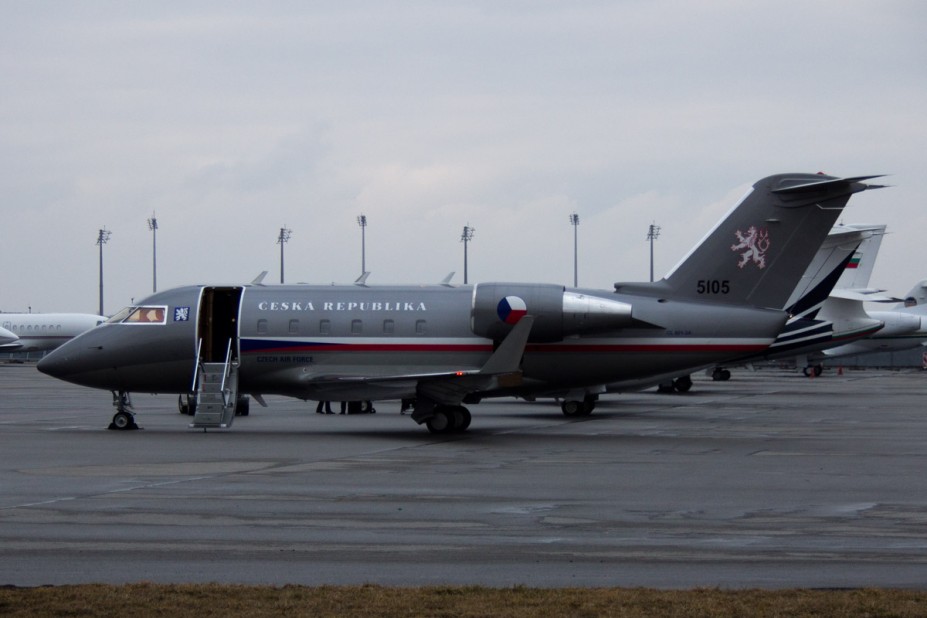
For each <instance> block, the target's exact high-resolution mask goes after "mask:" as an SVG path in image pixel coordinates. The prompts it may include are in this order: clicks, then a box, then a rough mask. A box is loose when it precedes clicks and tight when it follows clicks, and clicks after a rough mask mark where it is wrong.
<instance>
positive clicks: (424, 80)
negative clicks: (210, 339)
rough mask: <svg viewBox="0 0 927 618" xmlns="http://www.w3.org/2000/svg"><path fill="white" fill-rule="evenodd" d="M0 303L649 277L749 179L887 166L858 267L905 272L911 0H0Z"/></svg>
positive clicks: (93, 303) (910, 272)
mask: <svg viewBox="0 0 927 618" xmlns="http://www.w3.org/2000/svg"><path fill="white" fill-rule="evenodd" d="M0 9H2V13H0V14H2V16H3V17H2V19H0V95H2V96H0V187H2V198H0V199H2V202H0V203H2V214H3V224H2V233H0V264H2V269H0V309H3V310H5V311H16V310H26V309H27V308H29V307H31V308H32V310H33V311H74V312H90V313H95V312H96V311H97V308H98V307H97V305H98V293H99V287H98V286H99V280H98V266H99V263H98V259H99V252H98V247H97V246H96V244H95V241H96V238H97V234H98V230H99V229H100V228H101V227H104V226H105V228H106V229H108V230H110V231H111V232H112V236H111V238H110V240H109V242H108V244H106V245H105V247H104V269H105V272H104V284H105V303H104V309H105V313H107V314H111V313H114V312H115V311H117V310H118V309H119V308H121V307H122V306H124V305H127V304H129V303H130V302H131V300H132V299H133V298H134V299H135V300H141V299H142V298H143V297H145V296H146V295H148V294H149V293H150V292H151V289H152V233H151V232H150V231H149V229H148V225H147V220H148V219H149V218H150V217H151V216H152V214H153V213H155V214H156V216H157V219H158V223H159V230H158V236H157V241H158V288H159V289H165V288H167V287H172V286H177V285H184V284H189V283H245V282H248V281H250V280H251V279H253V278H254V277H255V276H256V275H257V274H258V273H259V272H260V271H262V270H267V271H269V274H268V276H267V281H268V282H279V280H280V248H279V245H277V244H276V242H275V241H276V239H277V236H278V234H279V231H280V228H281V227H282V226H286V227H288V228H290V229H292V237H291V239H290V241H289V243H288V244H287V245H286V280H287V282H288V283H296V282H309V283H324V284H329V283H332V282H337V283H349V282H351V281H353V280H354V279H355V278H357V277H358V275H359V274H360V271H361V230H360V228H359V227H358V224H357V220H356V219H357V216H358V215H360V214H364V215H366V217H367V221H368V226H367V228H366V238H367V242H366V263H367V270H369V271H372V274H371V276H370V278H369V280H368V283H370V284H391V283H431V282H438V281H440V280H441V279H443V278H444V277H445V276H446V275H447V274H448V273H449V272H451V271H456V272H457V275H456V277H455V279H454V281H455V282H457V283H462V282H463V244H462V243H461V242H460V235H461V232H462V229H463V226H464V225H467V224H469V225H470V226H472V227H474V228H475V230H476V231H475V234H474V239H473V241H472V243H470V245H469V278H470V282H471V283H474V282H479V281H537V282H551V283H562V284H568V285H571V284H572V279H573V228H572V226H571V225H570V220H569V215H570V214H571V213H573V212H576V213H578V214H579V216H580V225H579V228H578V234H579V283H580V285H581V286H584V287H596V288H605V289H610V288H611V287H612V283H613V282H614V281H630V280H641V281H643V280H646V279H647V278H648V277H649V250H648V244H647V241H646V236H647V228H648V225H649V224H651V223H652V222H656V223H657V224H658V225H660V226H661V227H662V233H661V235H660V237H659V239H658V240H657V242H656V247H655V253H656V258H655V264H656V266H655V270H656V273H657V276H658V277H660V276H662V275H663V274H665V273H666V272H667V271H668V270H669V269H670V268H672V267H673V265H675V263H676V262H677V261H678V260H679V259H680V258H681V257H682V256H683V255H685V254H686V253H687V252H688V250H689V249H690V248H691V247H692V245H693V244H695V243H696V242H697V241H698V240H699V239H700V238H701V237H702V236H703V235H704V234H705V232H706V231H708V229H710V228H711V227H712V226H713V225H714V224H715V222H716V221H717V220H718V219H719V218H720V217H721V215H723V214H724V213H725V212H726V211H727V209H728V208H729V207H730V206H731V205H733V203H735V202H736V201H737V199H738V198H739V197H740V196H741V195H742V194H743V192H744V191H745V189H746V188H747V187H748V186H749V185H751V184H753V182H755V181H756V180H758V179H760V178H762V177H764V176H767V175H770V174H774V173H779V172H818V171H825V172H827V173H829V174H833V175H838V176H849V175H862V174H877V173H886V174H891V177H890V178H888V179H887V182H888V183H889V184H892V185H894V186H893V187H892V188H890V189H882V190H879V191H872V192H867V193H865V194H863V195H859V196H855V197H854V198H853V199H852V200H851V202H850V206H849V207H848V209H847V211H846V213H845V215H844V217H843V218H842V220H843V221H844V222H845V223H886V224H888V231H889V232H890V235H889V236H887V237H886V240H885V242H884V243H883V244H882V251H881V254H880V256H879V260H878V262H877V264H876V268H875V272H874V274H873V281H872V284H873V285H877V286H880V287H884V288H888V289H889V290H890V291H892V292H894V293H896V294H903V293H905V292H907V291H908V290H909V289H910V288H911V286H912V285H913V284H914V282H915V281H917V280H919V279H922V278H927V260H925V256H927V210H925V206H927V204H925V198H927V35H925V26H927V3H924V2H919V1H914V0H912V1H910V2H901V1H891V0H889V1H879V2H874V1H873V2H861V1H852V0H850V1H832V2H813V1H811V2H809V1H803V2H789V1H783V0H776V1H775V2H742V1H739V0H738V1H734V0H730V1H726V0H724V1H705V0H703V1H700V2H650V1H640V2H636V1H629V2H621V1H610V2H496V1H490V2H453V3H441V2H382V1H380V2H350V1H344V0H338V1H336V2H260V3H258V2H227V1H222V2H189V1H182V2H168V1H158V2H147V3H142V2H131V3H130V2H122V1H120V2H41V1H29V2H25V1H22V2H20V1H10V0H0Z"/></svg>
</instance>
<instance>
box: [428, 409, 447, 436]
mask: <svg viewBox="0 0 927 618" xmlns="http://www.w3.org/2000/svg"><path fill="white" fill-rule="evenodd" d="M425 426H426V427H428V431H430V432H431V433H434V434H443V433H448V432H449V431H451V427H453V420H452V417H451V413H450V412H449V411H447V410H435V413H434V414H433V415H432V416H431V417H430V418H429V419H428V420H427V421H425Z"/></svg>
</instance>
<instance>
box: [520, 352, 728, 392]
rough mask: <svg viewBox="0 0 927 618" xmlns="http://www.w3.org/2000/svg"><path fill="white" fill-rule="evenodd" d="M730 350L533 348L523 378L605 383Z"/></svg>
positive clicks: (715, 358) (714, 358) (705, 360)
mask: <svg viewBox="0 0 927 618" xmlns="http://www.w3.org/2000/svg"><path fill="white" fill-rule="evenodd" d="M731 356H732V354H731V353H730V352H722V351H690V352H680V353H676V354H672V355H667V354H666V353H663V352H645V351H628V352H625V353H615V352H596V351H586V352H578V351H577V352H565V353H564V352H556V351H547V352H532V353H530V354H528V355H526V357H525V360H524V363H523V369H524V375H525V379H527V380H539V381H541V382H544V383H547V384H570V385H576V386H581V385H587V384H606V383H610V382H615V381H620V380H627V379H636V378H641V377H647V376H651V375H653V374H654V373H669V372H673V371H679V370H685V369H688V368H693V367H700V366H704V365H710V364H713V363H717V362H720V361H722V360H725V359H729V358H731Z"/></svg>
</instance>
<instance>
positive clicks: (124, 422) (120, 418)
mask: <svg viewBox="0 0 927 618" xmlns="http://www.w3.org/2000/svg"><path fill="white" fill-rule="evenodd" d="M113 405H114V406H115V407H116V413H115V414H113V421H112V422H111V423H110V424H109V429H114V430H115V429H118V430H121V431H124V430H130V429H138V428H139V426H138V425H137V424H136V423H135V414H134V413H133V412H132V397H131V396H130V395H129V393H127V392H125V391H119V392H118V393H117V392H116V391H113Z"/></svg>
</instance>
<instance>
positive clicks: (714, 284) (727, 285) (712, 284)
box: [695, 279, 731, 294]
mask: <svg viewBox="0 0 927 618" xmlns="http://www.w3.org/2000/svg"><path fill="white" fill-rule="evenodd" d="M695 291H696V292H697V293H698V294H727V293H729V292H730V291H731V282H730V281H728V280H727V279H724V280H723V281H722V280H718V279H699V280H698V285H696V287H695Z"/></svg>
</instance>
